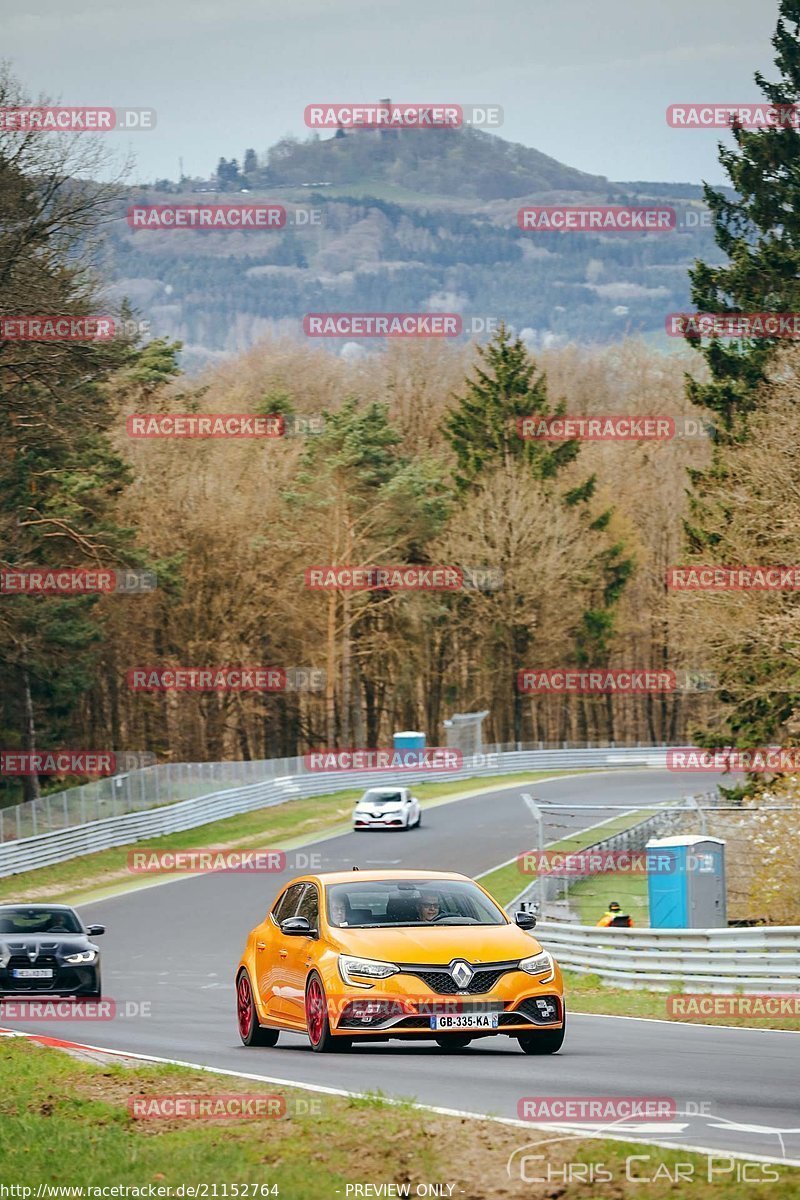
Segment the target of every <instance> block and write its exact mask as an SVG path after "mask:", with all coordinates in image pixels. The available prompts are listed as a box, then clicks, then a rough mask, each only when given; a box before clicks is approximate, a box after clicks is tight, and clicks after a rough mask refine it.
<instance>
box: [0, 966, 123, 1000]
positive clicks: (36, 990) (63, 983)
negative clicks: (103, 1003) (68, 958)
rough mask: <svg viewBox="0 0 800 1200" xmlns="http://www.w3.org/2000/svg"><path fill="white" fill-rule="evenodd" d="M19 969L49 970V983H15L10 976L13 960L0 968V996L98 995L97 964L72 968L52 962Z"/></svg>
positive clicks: (26, 981) (43, 980) (24, 981)
mask: <svg viewBox="0 0 800 1200" xmlns="http://www.w3.org/2000/svg"><path fill="white" fill-rule="evenodd" d="M19 966H21V967H22V969H27V968H29V967H34V968H36V969H45V970H51V971H52V972H53V974H52V976H51V977H50V978H49V979H29V978H28V979H26V978H22V979H17V978H15V977H14V975H13V974H12V972H13V971H14V970H15V969H19V968H18V964H16V963H15V962H14V961H13V959H12V960H11V961H10V962H9V963H8V964H7V965H6V966H5V967H0V996H89V995H95V994H97V993H98V992H99V991H100V961H99V959H98V960H96V961H95V962H93V963H83V964H80V965H77V966H76V965H72V964H70V963H60V962H58V961H56V960H55V959H53V960H52V961H48V962H46V963H43V962H42V961H41V960H39V961H37V962H35V963H30V962H26V963H25V964H19Z"/></svg>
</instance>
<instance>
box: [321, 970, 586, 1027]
mask: <svg viewBox="0 0 800 1200" xmlns="http://www.w3.org/2000/svg"><path fill="white" fill-rule="evenodd" d="M411 965H412V964H406V969H404V970H403V971H401V972H400V973H398V974H397V975H392V976H390V977H389V978H388V979H385V980H378V981H376V982H375V984H374V985H373V986H371V987H368V988H357V989H355V988H347V987H346V986H343V985H342V984H341V981H340V982H339V984H338V986H337V985H336V982H335V980H334V979H331V980H330V981H327V982H326V991H327V995H328V1004H329V1009H330V1016H329V1020H330V1026H331V1032H332V1033H333V1034H334V1035H337V1034H338V1035H340V1036H346V1037H353V1036H358V1037H373V1038H380V1037H383V1038H386V1037H409V1036H410V1037H427V1038H432V1037H437V1036H440V1034H441V1033H442V1032H444V1031H441V1030H437V1029H434V1028H433V1020H432V1019H433V1017H434V1016H436V1015H437V1014H453V1013H496V1014H498V1019H497V1025H496V1026H495V1027H492V1028H490V1029H485V1030H484V1029H464V1030H463V1031H462V1030H459V1029H454V1030H453V1032H463V1033H464V1034H466V1035H468V1036H469V1037H471V1038H472V1037H490V1036H493V1035H497V1034H510V1035H512V1036H515V1037H516V1036H519V1034H522V1033H531V1032H533V1031H534V1030H536V1029H559V1028H561V1026H562V1024H563V1022H564V993H563V984H562V980H561V973H560V971H559V969H558V966H557V965H555V968H554V974H553V977H552V978H551V979H549V980H547V982H544V983H543V982H539V981H537V979H536V977H535V976H531V975H528V974H527V972H525V971H521V970H519V968H514V967H513V966H512V964H503V963H498V964H485V965H484V968H485V969H484V971H482V972H480V973H476V975H475V977H474V980H473V981H472V983H471V989H472V990H471V991H470V992H467V993H465V992H458V991H456V990H455V988H454V987H453V990H452V991H449V990H448V991H445V990H444V988H445V987H446V986H447V983H448V981H447V979H446V978H445V976H446V972H445V971H444V970H443V969H442V968H439V969H438V970H437V969H435V968H432V967H424V966H420V965H417V966H416V970H417V971H419V972H420V973H421V974H412V972H411V971H410V970H408V969H407V968H408V967H410V966H411ZM421 976H423V977H424V978H423V977H421ZM481 976H482V978H481ZM426 979H428V980H430V981H431V982H432V983H433V985H434V986H429V984H428V983H427V982H426Z"/></svg>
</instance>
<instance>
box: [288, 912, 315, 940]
mask: <svg viewBox="0 0 800 1200" xmlns="http://www.w3.org/2000/svg"><path fill="white" fill-rule="evenodd" d="M316 932H317V931H316V929H312V928H311V925H310V924H309V921H308V917H287V918H286V920H285V921H281V933H283V934H285V935H286V937H313V935H314V934H315V933H316Z"/></svg>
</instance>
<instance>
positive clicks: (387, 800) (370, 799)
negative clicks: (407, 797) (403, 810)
mask: <svg viewBox="0 0 800 1200" xmlns="http://www.w3.org/2000/svg"><path fill="white" fill-rule="evenodd" d="M359 803H360V804H377V805H382V804H384V805H385V804H402V803H403V793H402V792H376V791H374V790H373V791H370V792H365V793H364V795H363V796H362V797H361V800H360V801H359Z"/></svg>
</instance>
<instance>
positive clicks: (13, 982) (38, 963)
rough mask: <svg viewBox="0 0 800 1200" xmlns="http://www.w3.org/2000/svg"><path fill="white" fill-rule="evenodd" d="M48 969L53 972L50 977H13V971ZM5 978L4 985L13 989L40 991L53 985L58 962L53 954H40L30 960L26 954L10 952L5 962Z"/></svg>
mask: <svg viewBox="0 0 800 1200" xmlns="http://www.w3.org/2000/svg"><path fill="white" fill-rule="evenodd" d="M31 968H33V969H34V970H50V971H52V972H53V974H52V977H51V978H50V979H30V978H27V979H25V978H23V979H15V978H14V971H18V970H21V969H22V970H30V969H31ZM6 973H7V976H8V978H7V980H6V983H5V985H4V986H5V987H6V988H8V989H9V990H13V991H20V992H24V991H31V990H33V991H37V992H41V991H44V990H45V989H47V988H53V987H55V983H56V980H57V979H58V962H57V960H56V957H55V955H53V954H40V955H39V956H38V958H35V959H33V961H31V959H30V958H28V955H27V954H12V955H11V957H10V958H9V960H8V963H7V964H6Z"/></svg>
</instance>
